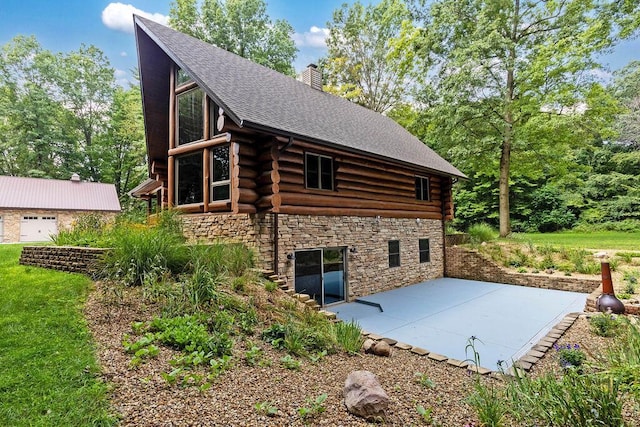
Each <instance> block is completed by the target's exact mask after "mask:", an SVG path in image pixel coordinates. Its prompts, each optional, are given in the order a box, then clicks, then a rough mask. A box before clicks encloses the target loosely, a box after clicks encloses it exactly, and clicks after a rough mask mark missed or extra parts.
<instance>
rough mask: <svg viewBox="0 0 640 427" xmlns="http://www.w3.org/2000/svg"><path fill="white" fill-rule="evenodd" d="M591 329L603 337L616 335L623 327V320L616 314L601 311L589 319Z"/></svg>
mask: <svg viewBox="0 0 640 427" xmlns="http://www.w3.org/2000/svg"><path fill="white" fill-rule="evenodd" d="M589 324H590V325H591V330H592V331H593V333H594V334H596V335H599V336H601V337H613V336H616V335H617V334H618V332H619V330H620V328H621V322H620V320H619V318H618V316H616V315H615V314H607V313H599V314H596V315H595V316H591V318H590V319H589Z"/></svg>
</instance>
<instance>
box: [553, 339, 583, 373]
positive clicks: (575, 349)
mask: <svg viewBox="0 0 640 427" xmlns="http://www.w3.org/2000/svg"><path fill="white" fill-rule="evenodd" d="M554 348H555V350H556V356H557V357H558V362H559V363H560V366H562V367H563V368H580V366H582V364H583V363H584V361H585V360H586V359H587V355H586V354H585V353H584V351H582V349H581V348H580V346H579V345H578V344H574V345H571V344H566V345H558V344H556V345H555V346H554Z"/></svg>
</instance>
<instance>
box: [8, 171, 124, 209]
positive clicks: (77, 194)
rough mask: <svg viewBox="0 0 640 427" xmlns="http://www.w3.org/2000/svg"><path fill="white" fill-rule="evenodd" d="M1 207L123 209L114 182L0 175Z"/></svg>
mask: <svg viewBox="0 0 640 427" xmlns="http://www.w3.org/2000/svg"><path fill="white" fill-rule="evenodd" d="M0 209H45V210H70V211H72V210H78V211H109V212H120V201H119V200H118V194H117V193H116V187H115V186H114V185H113V184H102V183H99V182H81V181H78V182H73V181H71V180H66V181H62V180H57V179H43V178H23V177H17V176H0Z"/></svg>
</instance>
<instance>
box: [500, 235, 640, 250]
mask: <svg viewBox="0 0 640 427" xmlns="http://www.w3.org/2000/svg"><path fill="white" fill-rule="evenodd" d="M507 240H516V241H521V242H531V243H534V244H536V245H545V244H550V245H557V246H568V247H574V248H584V249H622V250H627V251H640V232H632V233H630V232H621V231H594V232H574V231H563V232H558V233H513V235H512V237H510V238H509V239H507Z"/></svg>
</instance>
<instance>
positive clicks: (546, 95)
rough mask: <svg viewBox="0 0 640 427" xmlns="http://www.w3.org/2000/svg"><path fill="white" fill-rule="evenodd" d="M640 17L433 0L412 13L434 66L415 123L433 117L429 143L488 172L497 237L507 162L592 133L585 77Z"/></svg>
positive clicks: (503, 219)
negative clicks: (494, 183) (495, 199)
mask: <svg viewBox="0 0 640 427" xmlns="http://www.w3.org/2000/svg"><path fill="white" fill-rule="evenodd" d="M639 10H640V5H639V4H637V2H631V1H603V2H592V1H589V0H566V1H561V2H555V1H534V0H440V1H437V2H435V3H433V5H432V6H431V7H430V8H429V9H425V8H424V2H420V3H419V5H418V7H417V8H415V10H414V11H415V12H416V13H417V16H419V17H420V18H421V19H422V20H423V21H424V31H423V37H422V38H421V43H422V44H421V48H422V49H423V50H422V52H423V55H424V56H425V57H428V58H429V60H430V61H433V63H434V64H435V65H434V68H433V70H432V72H431V73H430V75H429V77H430V79H431V82H430V84H429V85H427V86H426V87H425V88H424V90H423V91H422V93H421V96H420V98H419V99H420V100H421V101H422V102H423V106H424V107H425V111H426V113H425V116H424V119H425V120H434V118H437V121H436V122H435V123H436V124H435V125H434V126H432V128H431V135H430V140H432V141H438V143H439V144H440V145H441V148H443V149H444V150H445V151H448V152H449V153H452V152H454V153H455V154H456V155H457V156H458V157H467V158H468V157H470V156H474V155H478V160H477V162H482V163H483V164H497V169H498V171H499V178H498V188H499V225H500V234H501V235H502V236H506V235H507V234H509V232H510V230H511V224H510V197H511V196H512V194H511V193H510V181H509V180H510V176H511V169H512V157H514V156H518V155H520V154H525V155H529V154H531V153H534V154H535V153H536V152H543V153H546V154H553V151H554V149H555V148H557V147H558V146H561V145H564V144H571V143H574V142H577V141H579V140H580V139H583V138H581V136H580V135H572V133H573V132H574V129H575V130H577V131H580V132H589V131H592V132H597V131H598V129H596V128H594V127H593V126H591V125H590V124H589V123H588V121H587V120H586V118H587V117H588V115H587V113H588V112H589V108H592V107H594V106H596V105H597V104H593V103H592V104H589V103H588V101H589V100H588V99H587V98H588V96H589V94H591V95H592V96H593V92H594V91H595V92H597V91H598V90H599V89H598V85H597V84H594V82H593V78H590V74H589V72H590V71H592V70H595V69H597V68H598V64H597V62H596V60H595V58H596V56H597V54H599V53H601V52H603V51H605V50H607V49H609V48H611V47H612V46H613V45H614V44H615V43H616V42H617V41H618V40H620V39H621V38H624V37H629V36H632V35H633V34H634V33H635V32H636V29H637V17H638V16H640V12H639ZM630 17H631V18H630ZM585 109H586V111H585ZM590 116H591V117H596V118H597V116H596V115H595V114H591V115H590ZM569 126H572V128H569ZM574 126H575V127H574ZM563 136H565V137H567V138H566V139H562V137H563ZM594 137H597V135H594ZM542 141H543V142H544V143H545V144H541V142H542ZM545 157H546V156H545ZM480 159H483V160H480ZM539 165H540V164H539Z"/></svg>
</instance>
